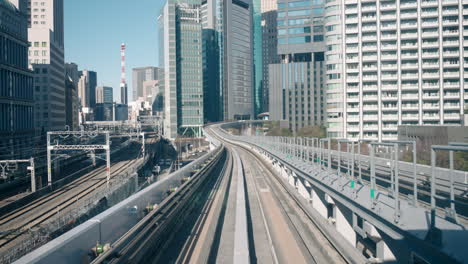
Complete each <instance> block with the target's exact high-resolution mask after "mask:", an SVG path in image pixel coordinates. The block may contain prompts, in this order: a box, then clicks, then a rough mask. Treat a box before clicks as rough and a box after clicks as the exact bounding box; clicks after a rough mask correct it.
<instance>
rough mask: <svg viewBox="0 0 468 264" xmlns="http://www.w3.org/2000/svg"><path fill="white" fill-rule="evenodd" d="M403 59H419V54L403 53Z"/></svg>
mask: <svg viewBox="0 0 468 264" xmlns="http://www.w3.org/2000/svg"><path fill="white" fill-rule="evenodd" d="M401 58H402V59H417V58H418V53H417V52H413V53H409V52H405V53H401Z"/></svg>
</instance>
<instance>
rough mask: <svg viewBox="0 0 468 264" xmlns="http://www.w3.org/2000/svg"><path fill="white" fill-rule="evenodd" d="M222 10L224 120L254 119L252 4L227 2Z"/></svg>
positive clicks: (242, 1)
mask: <svg viewBox="0 0 468 264" xmlns="http://www.w3.org/2000/svg"><path fill="white" fill-rule="evenodd" d="M223 4H224V6H223V9H222V10H223V14H222V17H221V18H223V25H222V26H223V42H222V43H220V44H221V45H223V50H222V52H224V53H222V54H221V56H222V57H223V58H224V61H223V64H224V65H223V71H222V74H223V75H222V77H221V80H222V81H223V83H224V85H223V88H222V89H223V92H222V94H223V111H224V119H225V120H232V119H253V118H254V86H255V85H254V63H253V61H254V60H253V58H254V56H253V55H254V53H253V51H254V47H253V46H254V41H253V32H252V28H253V19H252V13H253V5H252V1H251V0H234V1H225V2H224V3H223Z"/></svg>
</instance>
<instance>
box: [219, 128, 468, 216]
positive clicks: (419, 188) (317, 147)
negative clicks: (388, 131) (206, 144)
mask: <svg viewBox="0 0 468 264" xmlns="http://www.w3.org/2000/svg"><path fill="white" fill-rule="evenodd" d="M225 136H227V137H231V138H236V139H237V140H241V141H245V142H248V143H250V144H253V145H257V146H260V147H262V148H265V149H268V150H272V151H275V152H277V153H280V154H282V155H284V156H286V158H289V159H290V158H292V157H294V158H300V159H303V160H304V161H308V162H310V165H311V166H313V167H316V168H318V169H320V170H327V171H329V173H335V174H336V173H338V174H339V175H342V176H343V177H348V178H349V180H350V184H352V185H353V184H354V180H355V177H354V170H355V167H357V168H358V170H357V172H358V181H359V182H360V183H361V184H365V185H369V186H370V194H369V195H370V196H371V199H372V200H373V201H374V202H373V205H374V206H375V202H376V197H377V194H378V192H387V193H388V195H389V196H390V197H394V202H395V208H396V210H395V214H394V218H395V221H396V222H398V219H399V210H398V208H399V205H400V201H399V199H400V195H406V197H407V199H408V200H410V201H412V203H413V204H414V205H415V206H425V207H426V208H427V207H430V208H431V209H432V210H435V208H436V207H439V208H441V209H442V210H444V211H445V213H446V217H447V218H449V219H451V220H452V221H453V222H456V223H458V219H457V211H456V210H455V204H458V205H460V206H463V207H468V203H467V202H466V199H467V192H466V191H467V190H468V184H467V182H466V173H465V178H464V180H465V181H462V180H463V174H464V172H462V171H456V170H454V168H453V151H466V150H468V144H464V143H454V142H451V145H449V146H444V147H443V149H444V150H451V152H452V154H451V156H450V159H451V167H450V168H449V169H444V168H439V167H436V166H435V158H434V160H433V165H432V166H431V167H429V166H424V165H420V164H416V158H415V156H416V153H413V161H412V162H411V163H408V162H404V161H400V160H399V157H398V153H399V145H408V144H411V145H412V147H413V152H414V151H415V148H414V143H413V142H409V141H390V142H366V143H368V145H369V146H371V153H370V155H369V156H367V155H362V154H361V144H362V142H358V143H357V144H358V154H356V153H355V152H354V150H355V148H350V149H353V152H350V151H349V148H348V149H347V150H348V151H346V152H343V151H336V150H332V149H331V139H330V138H321V139H319V138H299V137H273V136H258V135H257V136H234V135H231V134H228V133H226V132H225ZM337 141H338V142H339V143H338V146H340V145H341V143H345V142H346V143H347V144H352V145H354V144H356V143H352V142H349V141H347V140H337ZM377 146H384V147H386V148H387V149H388V151H389V154H390V155H391V156H392V158H391V159H385V158H379V157H377V155H376V153H375V148H377ZM434 147H435V148H436V149H441V148H442V146H434ZM373 150H374V151H373ZM356 156H357V162H356ZM343 158H344V159H345V160H343ZM365 159H367V160H368V162H365ZM343 161H346V167H345V168H343V164H344V163H342V162H343ZM335 164H337V166H336V167H338V166H340V167H341V168H340V170H339V171H338V170H335V169H334V168H332V165H335ZM403 167H404V168H405V169H404V170H403V169H402V168H403ZM422 168H424V170H425V171H429V172H430V171H432V173H430V174H424V175H422V174H419V172H420V170H422ZM431 168H434V169H433V170H431ZM342 170H345V171H346V173H342ZM365 170H370V173H369V174H370V175H369V182H368V183H366V182H365V181H364V180H363V179H362V176H363V171H365ZM403 171H404V172H405V173H403ZM440 171H443V172H444V173H443V174H442V175H440ZM385 173H388V176H389V177H385V176H384V175H383V174H385ZM436 174H438V175H437V176H436ZM455 176H457V177H455ZM454 178H457V179H458V180H454ZM402 180H404V181H405V183H408V182H410V184H411V192H409V193H408V192H406V193H405V194H403V193H402V186H401V182H402ZM404 188H406V189H407V190H408V189H410V188H409V186H408V185H407V186H404ZM386 189H389V191H385V190H386ZM421 193H423V194H424V196H429V200H428V201H425V200H423V198H422V197H421V196H422V195H421ZM418 194H420V195H418ZM442 194H447V195H445V196H444V195H442ZM447 196H448V197H447ZM436 201H443V202H445V203H446V204H447V203H448V204H450V208H445V207H440V205H438V204H437V203H436ZM458 213H459V214H460V215H463V216H464V217H466V216H467V215H466V214H467V213H468V212H458Z"/></svg>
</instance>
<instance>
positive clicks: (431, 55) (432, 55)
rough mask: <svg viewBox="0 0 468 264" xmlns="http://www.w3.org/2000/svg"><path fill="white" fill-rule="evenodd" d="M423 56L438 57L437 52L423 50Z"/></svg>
mask: <svg viewBox="0 0 468 264" xmlns="http://www.w3.org/2000/svg"><path fill="white" fill-rule="evenodd" d="M423 57H424V58H439V52H423Z"/></svg>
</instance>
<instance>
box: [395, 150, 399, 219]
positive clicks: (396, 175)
mask: <svg viewBox="0 0 468 264" xmlns="http://www.w3.org/2000/svg"><path fill="white" fill-rule="evenodd" d="M394 149H395V191H394V196H395V216H394V217H395V222H397V223H398V221H399V220H400V195H399V194H400V189H399V178H398V177H399V175H398V174H399V170H398V168H399V167H398V152H399V148H398V143H395V144H394Z"/></svg>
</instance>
